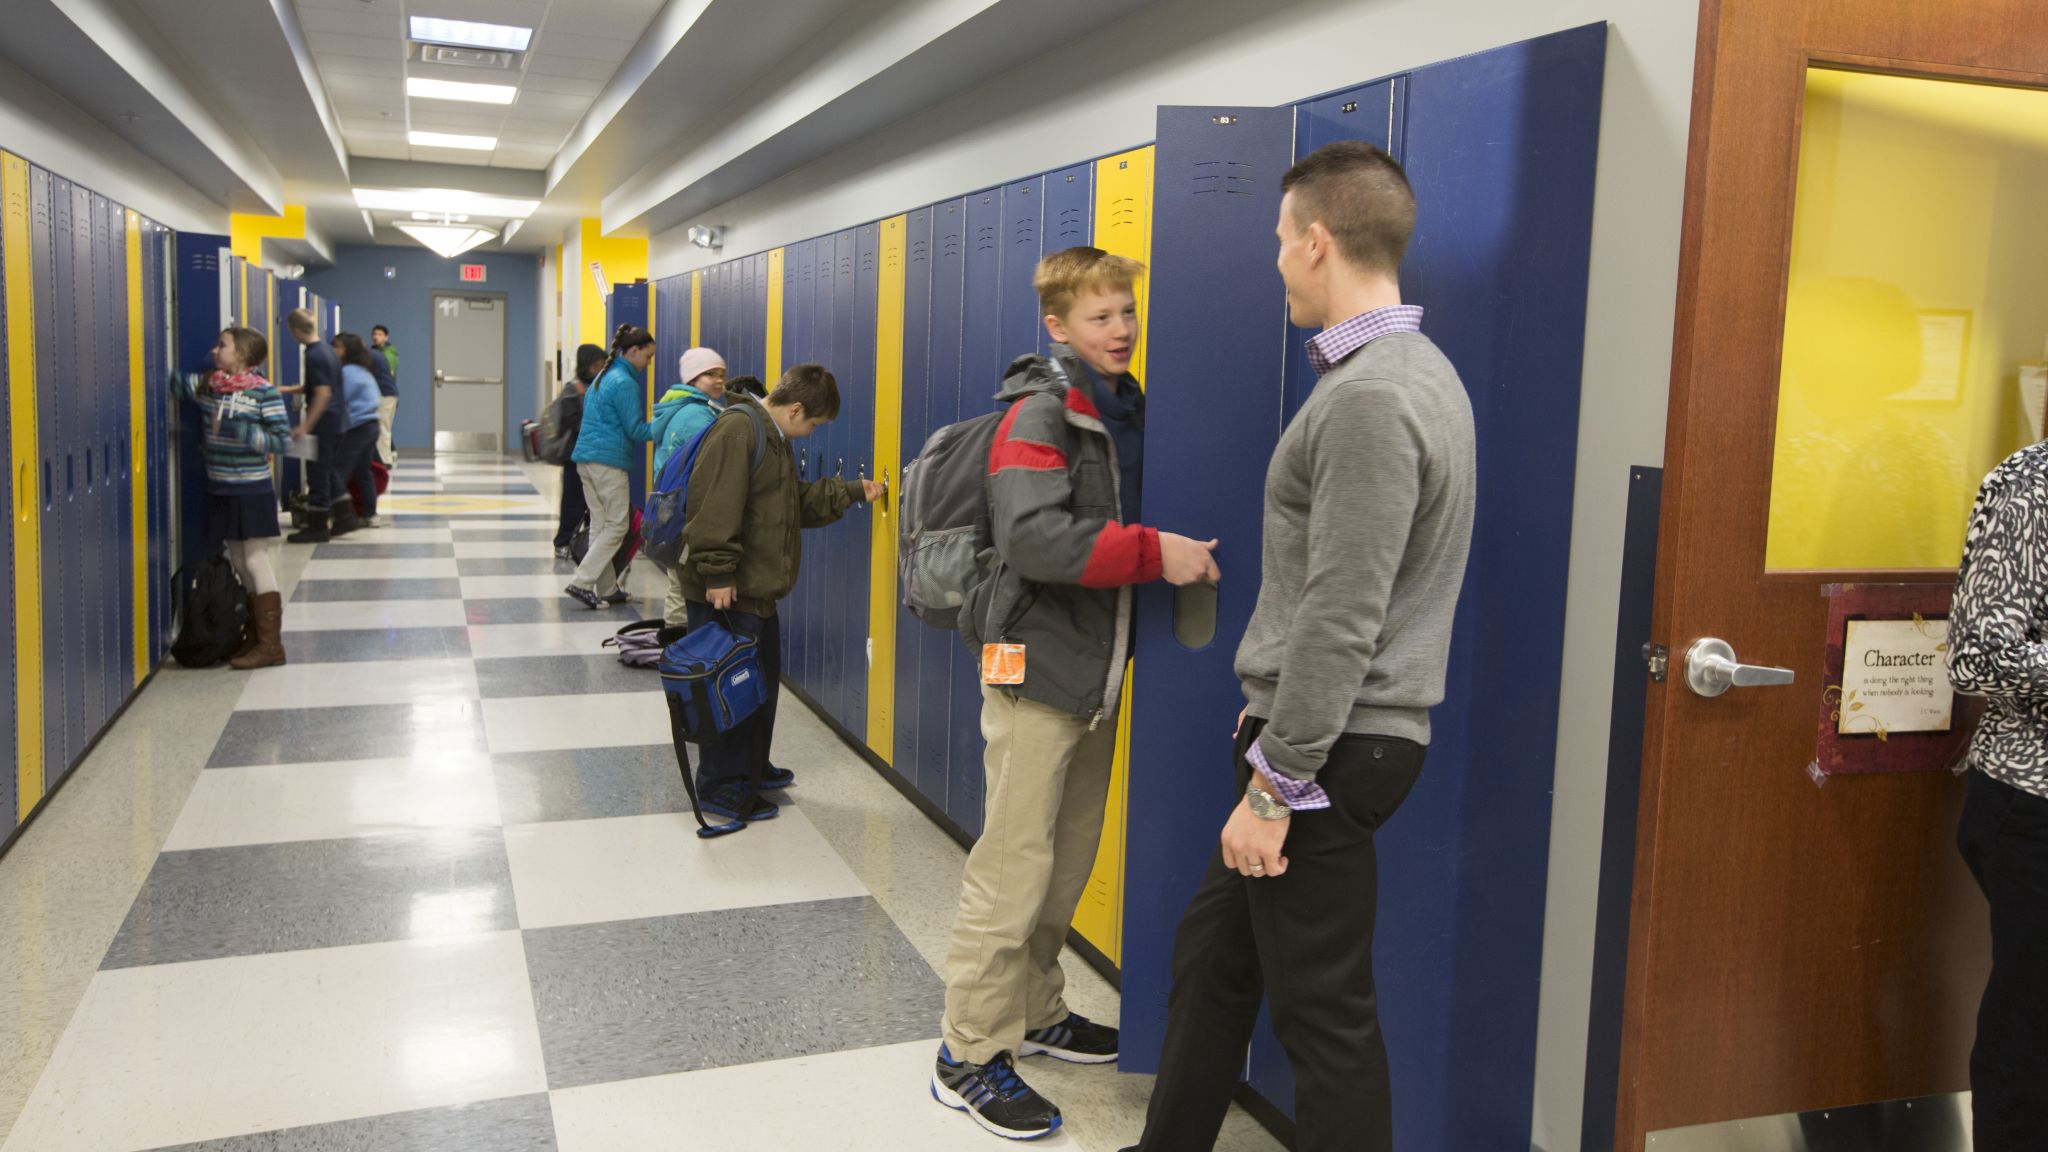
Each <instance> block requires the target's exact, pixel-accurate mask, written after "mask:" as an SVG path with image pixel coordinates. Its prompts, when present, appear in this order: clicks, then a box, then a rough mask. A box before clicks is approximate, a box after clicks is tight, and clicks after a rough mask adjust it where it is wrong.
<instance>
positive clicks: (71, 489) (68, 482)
mask: <svg viewBox="0 0 2048 1152" xmlns="http://www.w3.org/2000/svg"><path fill="white" fill-rule="evenodd" d="M77 493H78V457H77V455H76V454H74V453H70V452H66V453H65V454H64V499H66V500H69V499H71V498H72V497H73V496H75V495H77Z"/></svg>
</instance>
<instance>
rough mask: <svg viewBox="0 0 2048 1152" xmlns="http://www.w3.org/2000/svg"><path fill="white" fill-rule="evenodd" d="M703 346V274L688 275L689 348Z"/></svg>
mask: <svg viewBox="0 0 2048 1152" xmlns="http://www.w3.org/2000/svg"><path fill="white" fill-rule="evenodd" d="M703 346H704V274H703V273H702V272H692V273H690V347H692V348H702V347H703Z"/></svg>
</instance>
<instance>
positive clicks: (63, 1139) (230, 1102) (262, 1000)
mask: <svg viewBox="0 0 2048 1152" xmlns="http://www.w3.org/2000/svg"><path fill="white" fill-rule="evenodd" d="M546 1088H547V1076H546V1073H545V1071H544V1070H543V1068H542V1065H541V1050H540V1030H539V1028H538V1026H537V1025H536V1023H535V1021H534V1012H533V990H532V987H531V985H530V983H529V981H528V978H527V972H526V952H525V949H524V947H523V946H522V944H521V941H520V936H519V933H517V932H494V933H489V934H486V935H480V936H466V937H457V938H453V939H440V940H421V941H407V942H403V943H395V944H368V945H361V946H357V947H349V948H327V949H316V950H312V951H305V952H285V953H276V954H272V955H267V956H248V957H237V958H234V959H227V960H207V961H201V962H197V963H190V964H164V965H157V966H154V967H144V968H125V969H118V970H115V971H110V972H101V973H98V974H97V975H95V976H94V977H93V980H92V984H91V986H90V987H89V988H88V989H87V990H86V994H85V998H84V1001H83V1002H82V1003H81V1004H80V1005H79V1008H78V1013H77V1015H75V1016H73V1017H72V1020H71V1026H70V1028H69V1029H68V1030H67V1031H66V1032H65V1034H64V1037H63V1039H62V1040H60V1041H58V1044H57V1050H56V1053H55V1055H54V1056H53V1057H52V1058H51V1060H50V1064H49V1066H48V1067H47V1068H46V1069H45V1070H44V1072H43V1077H42V1080H41V1082H40V1083H38V1084H37V1085H36V1089H35V1092H34V1094H33V1095H32V1096H30V1098H29V1102H28V1105H27V1107H26V1108H24V1109H23V1111H22V1114H21V1119H20V1120H19V1122H17V1123H16V1124H15V1127H14V1131H13V1133H12V1135H11V1136H10V1137H9V1139H8V1142H7V1144H6V1152H72V1150H74V1149H76V1150H78V1152H132V1150H136V1149H145V1148H158V1147H163V1146H165V1145H172V1144H184V1143H189V1142H196V1141H201V1140H213V1139H220V1138H222V1137H226V1136H232V1135H241V1134H246V1133H254V1132H267V1131H271V1130H274V1129H278V1128H288V1127H294V1126H298V1125H303V1124H318V1123H325V1122H329V1121H334V1120H342V1119H348V1118H351V1117H358V1116H374V1115H381V1114H384V1113H387V1112H402V1111H409V1110H412V1109H419V1108H436V1107H446V1106H449V1105H455V1104H466V1103H471V1102H474V1101H478V1100H489V1099H495V1098H497V1097H501V1096H512V1095H518V1094H522V1093H528V1092H540V1091H545V1090H546Z"/></svg>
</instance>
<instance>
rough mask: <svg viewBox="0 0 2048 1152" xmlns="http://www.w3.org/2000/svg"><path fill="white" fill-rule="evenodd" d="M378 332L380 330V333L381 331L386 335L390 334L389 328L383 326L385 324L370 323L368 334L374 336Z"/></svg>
mask: <svg viewBox="0 0 2048 1152" xmlns="http://www.w3.org/2000/svg"><path fill="white" fill-rule="evenodd" d="M379 332H382V333H383V334H385V335H386V336H389V335H391V329H389V328H386V327H385V326H383V325H382V324H372V325H370V335H372V336H375V335H376V334H377V333H379Z"/></svg>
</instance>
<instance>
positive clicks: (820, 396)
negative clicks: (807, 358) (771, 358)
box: [768, 364, 839, 420]
mask: <svg viewBox="0 0 2048 1152" xmlns="http://www.w3.org/2000/svg"><path fill="white" fill-rule="evenodd" d="M768 403H770V404H773V405H775V406H776V407H777V408H787V407H788V406H790V405H791V404H801V405H803V409H804V415H806V416H809V417H810V418H811V419H813V420H837V419H838V418H839V381H837V380H835V379H833V378H832V373H830V372H828V371H826V369H825V366H824V365H823V364H798V365H797V366H796V367H794V368H791V369H790V370H789V371H787V372H784V373H783V374H782V382H781V383H780V384H777V385H776V386H775V391H774V393H773V394H771V395H770V396H769V397H768Z"/></svg>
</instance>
